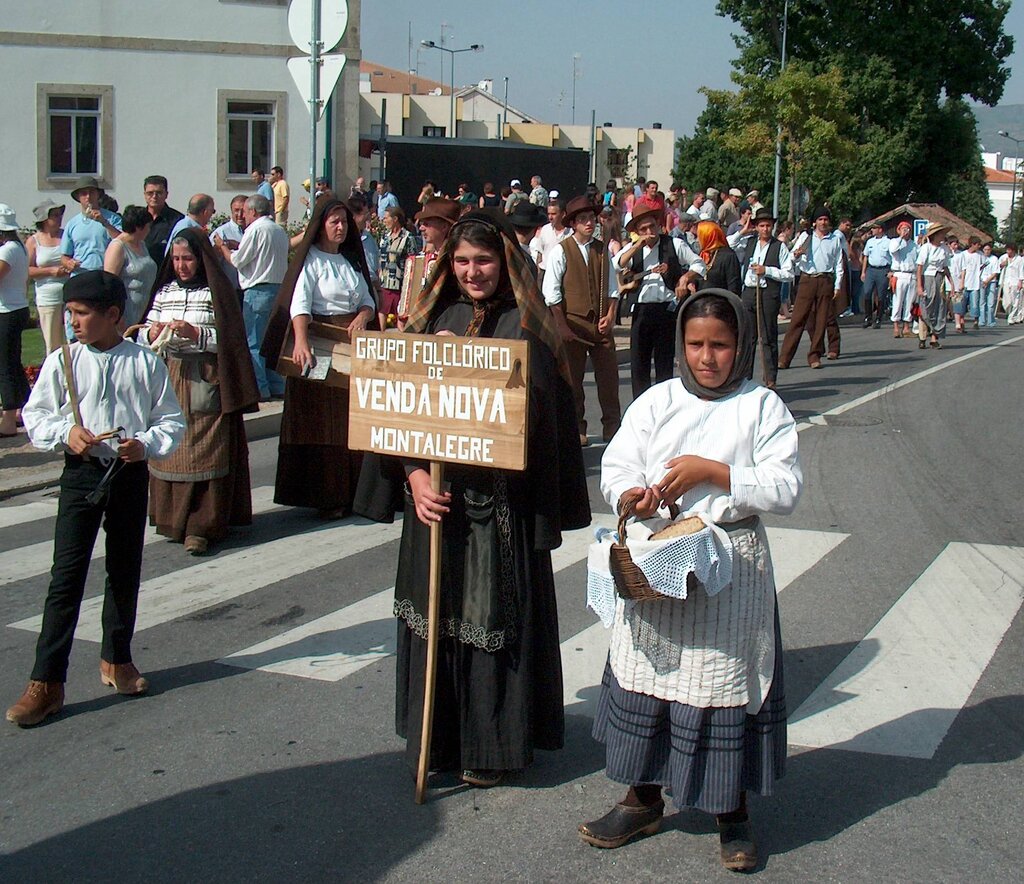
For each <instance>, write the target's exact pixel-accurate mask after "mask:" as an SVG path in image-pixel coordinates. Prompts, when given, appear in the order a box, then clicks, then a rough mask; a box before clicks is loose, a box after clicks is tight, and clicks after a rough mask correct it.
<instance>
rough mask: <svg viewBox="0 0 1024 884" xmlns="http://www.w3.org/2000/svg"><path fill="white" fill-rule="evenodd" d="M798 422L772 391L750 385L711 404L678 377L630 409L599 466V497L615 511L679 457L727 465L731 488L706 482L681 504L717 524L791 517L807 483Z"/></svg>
mask: <svg viewBox="0 0 1024 884" xmlns="http://www.w3.org/2000/svg"><path fill="white" fill-rule="evenodd" d="M797 449H798V440H797V431H796V421H794V419H793V415H792V414H790V413H789V409H788V408H787V407H786V405H785V403H784V402H783V401H782V399H780V398H779V397H778V396H777V395H776V394H775V393H774V392H772V391H771V390H768V389H767V388H765V387H762V386H760V385H759V384H756V383H754V382H753V381H746V382H744V384H743V386H741V387H740V388H739V390H737V391H736V392H735V393H733V394H732V395H730V396H726V397H725V398H723V399H719V400H717V401H714V402H711V401H706V400H704V399H700V398H699V397H697V396H694V395H693V394H691V393H689V392H687V390H686V388H685V387H684V386H683V383H682V381H681V380H679V378H673V379H672V380H668V381H663V382H662V383H660V384H656V385H655V386H653V387H651V388H650V389H649V390H647V391H646V392H644V393H643V394H642V395H641V396H640V397H639V398H638V399H636V400H635V401H634V402H633V404H632V405H630V406H629V408H628V409H627V410H626V414H625V416H624V418H623V421H622V427H621V428H620V429H619V432H618V433H616V434H615V437H614V438H613V439H612V441H611V442H609V443H608V448H607V449H606V450H605V453H604V458H603V459H602V461H601V493H602V494H604V497H605V499H606V500H607V501H608V503H610V504H611V506H612V508H613V509H615V508H616V507H617V506H618V501H619V498H620V497H621V496H622V494H623V493H624V492H626V491H628V490H629V489H630V488H635V487H641V488H646V487H649V486H650V485H651V484H653V483H655V482H660V481H661V480H662V479H663V478H664V477H665V474H666V473H667V472H668V470H667V468H666V466H665V464H666V463H667V462H668V461H669V460H671V459H672V458H674V457H679V456H680V455H684V454H694V455H698V456H700V457H705V458H708V459H709V460H716V461H720V462H722V463H726V464H728V465H729V466H730V485H731V487H730V489H729V490H728V491H725V490H724V489H721V488H718V487H716V486H713V485H710V484H707V483H704V484H701V485H697V486H696V487H694V488H691V489H690V490H689V491H687V492H685V493H684V494H683V495H682V496H681V497H680V498H679V499H678V501H676V502H677V503H678V505H679V506H680V508H681V509H682V510H683V511H684V512H699V513H707V514H708V515H710V517H711V518H712V519H713V520H714V521H715V522H718V523H727V522H736V521H739V520H740V519H744V518H746V517H748V516H751V515H757V514H760V513H777V514H780V515H781V514H786V513H790V512H792V511H793V508H794V507H795V506H796V503H797V499H798V498H799V496H800V489H801V486H802V484H803V473H802V471H801V469H800V458H799V454H798V450H797Z"/></svg>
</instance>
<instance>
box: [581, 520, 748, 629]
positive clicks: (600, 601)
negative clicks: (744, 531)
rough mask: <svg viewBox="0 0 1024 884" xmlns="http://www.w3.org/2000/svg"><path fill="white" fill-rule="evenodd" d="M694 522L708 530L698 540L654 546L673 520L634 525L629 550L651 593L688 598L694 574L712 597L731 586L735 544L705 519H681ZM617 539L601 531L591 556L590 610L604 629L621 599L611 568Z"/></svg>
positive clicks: (677, 540) (675, 539) (676, 540)
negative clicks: (688, 582) (688, 585)
mask: <svg viewBox="0 0 1024 884" xmlns="http://www.w3.org/2000/svg"><path fill="white" fill-rule="evenodd" d="M689 516H696V517H697V518H699V519H700V520H701V521H702V522H704V525H705V528H704V529H703V530H701V531H698V532H696V533H695V534H686V535H683V536H682V537H672V538H669V539H668V540H651V539H650V537H651V535H652V534H655V533H656V532H658V531H660V530H661V529H662V528H665V527H666V526H667V525H670V524H671V522H672V520H670V519H648V520H646V521H644V522H633V523H632V524H630V526H629V529H628V532H627V535H628V536H627V539H626V545H627V546H628V547H629V553H630V556H631V557H632V559H633V562H634V563H635V564H636V566H637V567H638V568H639V569H640V570H641V571H642V572H643V573H644V576H645V577H646V578H647V582H648V583H650V585H651V589H653V590H654V591H655V592H658V593H661V594H662V595H664V596H667V597H668V598H673V599H685V598H686V578H687V575H688V574H693V575H694V576H695V577H696V579H697V580H699V581H700V583H701V584H702V585H703V587H704V589H705V591H706V592H707V594H708V595H715V594H716V593H719V592H721V591H722V590H723V589H724V588H725V587H726V586H728V585H729V583H730V581H731V580H732V542H731V541H730V540H729V535H728V534H727V533H726V532H725V531H724V530H723V529H722V528H719V527H718V526H717V525H716V524H715V523H714V522H712V521H711V517H710V516H709V515H707V514H706V513H683V514H682V515H681V516H680V517H679V518H680V519H684V518H687V517H689ZM616 539H617V535H615V534H613V533H612V532H610V531H608V530H607V529H599V532H598V535H597V540H596V542H595V543H592V544H591V545H590V550H589V552H588V555H587V605H588V607H590V608H591V609H592V610H593V611H594V613H595V614H597V616H598V617H600V618H601V622H602V623H603V624H604V625H605V627H610V626H611V625H612V622H613V621H614V619H615V603H616V600H617V599H618V593H617V592H616V591H615V580H614V578H613V577H612V574H611V570H610V568H609V558H610V555H611V547H612V543H613V541H615V540H616Z"/></svg>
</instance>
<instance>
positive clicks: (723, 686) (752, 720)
mask: <svg viewBox="0 0 1024 884" xmlns="http://www.w3.org/2000/svg"><path fill="white" fill-rule="evenodd" d="M679 328H680V331H679V351H680V354H681V355H680V359H679V370H680V374H681V379H680V380H679V381H677V382H672V383H665V384H659V385H658V386H656V387H653V388H651V389H650V390H648V391H647V392H646V393H644V394H643V395H642V396H641V397H640V398H639V399H637V400H636V401H635V402H633V404H632V405H631V406H630V408H629V410H628V411H627V412H626V416H625V420H624V421H623V425H622V430H621V431H620V432H619V434H618V435H617V436H616V437H615V439H613V440H612V443H611V444H610V445H609V446H608V450H607V451H606V452H605V455H604V458H603V460H602V463H601V490H602V492H603V494H604V496H605V499H606V500H607V501H608V502H609V503H610V504H611V505H612V506H614V507H616V508H618V507H621V506H622V505H623V503H624V501H626V500H627V499H637V498H639V502H638V503H637V505H636V508H635V512H636V514H637V516H638V517H639V518H649V517H651V516H652V515H654V513H655V512H656V510H657V509H658V508H659V507H660V506H663V505H667V504H669V503H676V504H677V505H678V506H679V508H680V509H681V510H682V511H683V512H691V513H701V514H704V515H706V516H708V517H710V518H711V519H712V520H713V521H714V522H715V523H716V524H717V525H718V526H719V527H720V528H722V529H724V530H725V531H726V532H727V533H728V535H729V539H730V541H731V546H732V571H731V573H732V578H731V582H730V583H729V584H727V585H726V586H725V587H724V588H723V589H721V590H720V591H719V592H717V593H715V594H713V595H709V594H708V593H707V592H706V591H705V590H704V588H703V587H702V586H698V587H697V588H696V589H695V590H694V591H693V592H691V593H690V594H689V595H688V596H687V597H686V598H685V599H684V600H679V599H675V598H668V597H666V598H665V599H664V600H655V601H645V602H641V603H639V604H636V603H629V604H627V603H625V602H623V601H622V600H621V599H620V600H619V601H618V603H617V609H616V612H615V622H614V624H613V625H612V631H611V644H610V650H609V656H608V663H607V664H606V665H605V672H604V678H603V680H602V685H601V696H600V699H599V701H598V709H597V714H596V717H595V719H594V736H595V738H597V739H598V740H600V741H601V742H603V743H604V744H605V750H606V755H607V771H606V772H607V775H608V777H609V778H610V779H611V780H613V781H615V782H619V783H623V784H625V785H628V786H629V791H628V792H627V794H626V797H625V798H624V799H623V801H622V802H620V803H619V804H617V805H615V807H614V808H612V810H611V811H610V812H609V813H608V814H606V815H605V816H604V817H602V818H600V819H597V820H594V821H592V822H588V823H584V824H582V825H581V826H580V828H579V833H580V837H581V838H582V839H583V840H584V841H586V842H587V843H589V844H592V845H594V846H596V847H606V848H614V847H619V846H621V845H622V844H625V843H626V842H627V841H629V840H630V839H631V838H633V837H636V836H637V835H640V834H651V833H653V832H655V831H657V829H658V827H659V826H660V823H661V818H662V815H663V813H664V807H665V805H664V800H663V799H662V795H661V792H662V789H663V788H664V789H666V790H667V791H668V794H669V795H671V797H672V801H673V803H674V804H676V806H677V807H680V808H682V807H693V808H697V809H700V810H703V811H705V812H707V813H712V814H715V815H716V819H717V823H718V828H719V833H720V842H721V860H722V863H723V864H724V865H725V866H726V868H729V869H734V870H748V869H751V868H753V867H754V866H755V865H756V863H757V851H756V848H755V846H754V842H753V837H752V835H751V831H750V823H749V820H748V818H747V804H746V795H747V792H756V793H759V794H762V795H767V794H771V792H772V789H773V784H774V781H775V780H777V779H778V778H779V777H781V776H782V774H783V770H784V766H785V760H786V710H785V692H784V688H783V673H782V642H781V634H780V629H779V617H778V610H777V608H776V603H775V585H774V581H773V579H772V566H771V556H770V554H769V550H768V541H767V537H766V536H765V531H764V527H763V526H762V524H761V520H760V515H761V514H763V513H773V514H785V513H789V512H791V511H792V510H793V508H794V507H795V505H796V502H797V498H798V497H799V494H800V488H801V484H802V473H801V470H800V465H799V458H798V455H797V432H796V422H795V421H794V420H793V416H792V415H791V414H790V413H789V410H788V409H787V408H786V406H785V404H784V403H783V402H782V400H781V399H780V398H779V397H778V396H775V395H774V394H772V393H770V392H769V391H768V390H766V389H765V388H764V387H762V386H759V385H758V384H756V383H754V382H753V381H751V380H748V379H747V378H748V377H749V374H750V363H751V361H752V360H753V348H752V343H753V329H752V328H751V326H750V322H749V314H748V311H747V310H746V308H745V307H744V306H743V304H742V303H741V301H740V299H739V298H737V297H735V296H734V295H732V294H731V293H729V292H726V291H725V290H723V289H709V290H705V291H701V292H698V293H697V295H696V296H694V297H692V298H690V299H689V300H688V301H687V302H686V304H685V305H684V306H683V308H682V315H681V317H680V326H679ZM634 635H636V636H637V639H636V640H634Z"/></svg>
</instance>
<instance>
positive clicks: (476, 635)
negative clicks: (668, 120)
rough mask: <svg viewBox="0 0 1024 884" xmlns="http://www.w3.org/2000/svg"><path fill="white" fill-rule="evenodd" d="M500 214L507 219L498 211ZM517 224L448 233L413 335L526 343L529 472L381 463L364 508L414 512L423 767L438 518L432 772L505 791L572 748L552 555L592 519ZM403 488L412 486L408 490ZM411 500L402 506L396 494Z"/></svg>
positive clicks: (405, 698)
mask: <svg viewBox="0 0 1024 884" xmlns="http://www.w3.org/2000/svg"><path fill="white" fill-rule="evenodd" d="M495 211H498V210H495ZM504 225H505V222H504V220H503V219H501V220H498V219H496V217H495V216H492V215H490V214H488V213H487V210H481V211H473V212H470V213H469V214H467V215H466V216H464V218H463V219H462V220H460V221H459V222H457V223H456V224H455V225H454V226H453V228H452V230H451V233H450V234H449V237H448V240H447V242H446V244H445V247H444V249H443V250H442V252H441V255H440V256H439V258H438V261H437V264H436V265H435V267H434V270H433V271H432V272H431V276H430V278H429V279H428V281H427V287H426V288H425V289H424V290H423V293H422V294H421V296H420V298H419V300H418V301H417V302H416V307H415V309H414V311H413V313H412V315H411V316H410V317H409V323H408V325H407V326H406V331H409V332H418V333H425V334H455V335H466V336H471V337H486V338H509V339H513V340H526V341H528V342H529V344H530V356H529V371H528V377H529V383H530V392H529V416H528V420H527V458H526V462H527V468H526V470H525V471H524V472H521V473H520V472H510V471H507V470H492V469H486V468H480V467H473V466H461V465H451V464H449V465H447V466H446V469H445V479H446V480H447V481H448V482H449V484H450V487H449V490H448V491H446V492H444V493H441V494H436V493H434V492H433V491H432V490H431V484H430V476H429V472H428V467H427V464H424V463H421V462H417V461H404V462H403V461H397V460H395V459H393V458H378V457H375V456H374V457H368V459H367V462H366V465H365V466H364V469H363V475H362V476H361V477H360V488H359V495H358V499H357V501H356V509H357V511H359V512H360V513H362V514H363V515H366V516H369V517H370V518H374V519H377V520H380V521H391V520H392V519H393V517H394V512H395V510H396V508H402V509H404V521H403V524H402V542H401V546H400V552H399V559H398V576H397V578H396V580H395V614H396V616H397V617H398V618H399V620H398V662H397V679H398V685H397V690H396V698H395V703H396V729H397V731H398V734H399V735H400V736H402V737H404V738H406V740H407V743H406V760H407V761H408V763H409V765H410V767H411V768H412V769H413V770H415V769H416V764H417V760H418V758H419V740H420V731H421V725H422V712H423V688H424V668H425V658H426V636H427V626H428V622H427V614H428V608H427V602H428V599H427V585H428V567H429V536H430V529H429V525H430V524H431V522H436V521H440V523H441V531H442V541H441V543H442V553H441V561H442V567H441V620H440V623H439V646H438V660H437V693H436V704H435V707H434V722H433V739H432V741H431V753H430V769H431V770H458V771H461V772H462V779H463V781H464V782H466V783H469V784H471V785H474V786H478V787H487V786H494V785H496V784H497V783H498V782H500V781H501V779H502V778H503V776H504V774H505V773H506V772H507V771H510V770H517V769H520V768H525V767H526V766H527V765H529V764H530V763H531V762H532V760H533V753H534V750H535V749H548V750H552V749H559V748H561V746H562V740H563V732H564V713H563V700H562V678H561V663H560V652H559V638H558V612H557V608H556V603H555V586H554V577H553V574H552V569H551V550H553V549H556V548H557V547H558V546H559V545H560V544H561V541H562V537H561V532H562V531H565V530H568V529H571V528H581V527H585V526H586V525H589V524H590V507H589V503H588V496H587V487H586V480H585V476H584V471H583V460H582V453H581V450H580V446H579V442H578V438H577V430H576V423H575V407H574V405H573V396H572V390H571V388H570V386H569V367H568V363H567V360H566V355H565V351H564V348H563V346H562V343H561V340H560V339H559V337H558V333H557V331H556V328H555V325H554V322H553V320H552V318H551V312H550V311H549V310H548V309H547V308H546V307H545V305H544V301H543V300H542V298H541V295H540V291H539V290H538V288H537V284H536V282H535V280H534V277H533V275H532V273H531V272H530V270H529V268H528V266H527V264H526V259H525V257H524V255H523V252H522V250H521V249H520V247H519V245H518V243H517V242H516V240H515V237H514V235H512V234H511V233H510V232H507V231H506V230H505V227H504ZM403 480H404V482H405V486H404V495H403V494H402V490H403V489H402V485H403ZM395 492H397V495H398V496H397V498H396V496H395Z"/></svg>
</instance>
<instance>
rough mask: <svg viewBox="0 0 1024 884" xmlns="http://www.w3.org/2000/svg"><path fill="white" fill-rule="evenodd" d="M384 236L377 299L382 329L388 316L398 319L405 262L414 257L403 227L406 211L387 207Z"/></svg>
mask: <svg viewBox="0 0 1024 884" xmlns="http://www.w3.org/2000/svg"><path fill="white" fill-rule="evenodd" d="M383 220H384V227H385V229H386V233H385V234H384V238H383V239H382V240H381V241H380V271H379V275H380V298H379V302H378V305H377V319H378V321H379V323H380V327H381V328H387V326H388V319H389V317H394V318H395V319H397V317H398V302H399V301H400V300H401V297H402V281H403V279H404V278H405V268H406V259H407V258H408V257H409V256H410V255H413V254H415V252H416V248H415V240H414V239H413V236H412V234H411V233H410V232H409V231H408V230H407V229H406V227H405V212H403V211H402V210H401V209H400V208H399V207H398V206H389V207H388V208H387V209H386V210H385V211H384V215H383Z"/></svg>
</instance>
